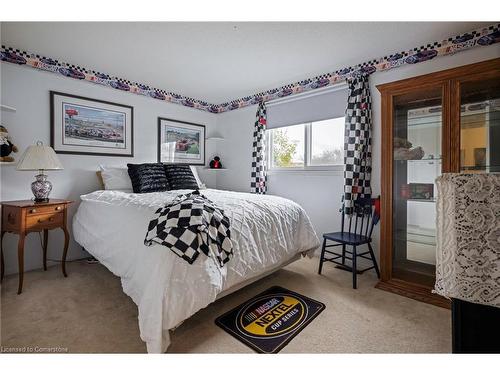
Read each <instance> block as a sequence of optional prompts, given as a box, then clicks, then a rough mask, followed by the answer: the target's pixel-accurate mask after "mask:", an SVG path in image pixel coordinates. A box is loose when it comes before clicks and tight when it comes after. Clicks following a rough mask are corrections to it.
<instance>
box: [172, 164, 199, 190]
mask: <svg viewBox="0 0 500 375" xmlns="http://www.w3.org/2000/svg"><path fill="white" fill-rule="evenodd" d="M164 167H165V173H166V175H167V180H168V183H169V185H170V189H171V190H178V189H189V190H196V189H198V187H199V186H198V183H197V182H196V178H195V177H194V174H193V172H192V171H191V167H190V166H189V165H169V164H166V165H165V166H164Z"/></svg>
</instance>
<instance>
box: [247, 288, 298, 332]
mask: <svg viewBox="0 0 500 375" xmlns="http://www.w3.org/2000/svg"><path fill="white" fill-rule="evenodd" d="M306 316H307V305H306V303H305V302H304V301H302V300H301V299H300V298H299V297H296V296H293V295H288V294H279V295H271V296H269V295H268V296H265V297H261V298H259V299H257V300H256V301H255V300H254V301H252V302H250V303H249V304H247V305H246V306H245V307H243V308H242V309H241V310H240V312H239V313H238V318H237V328H238V330H239V331H240V332H241V333H242V334H243V335H245V336H248V337H254V338H266V337H269V338H271V337H276V336H280V335H283V334H285V333H290V332H291V331H293V330H294V329H297V328H298V327H299V326H300V324H301V323H302V322H304V321H305V318H306Z"/></svg>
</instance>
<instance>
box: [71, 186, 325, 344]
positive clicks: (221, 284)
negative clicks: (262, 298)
mask: <svg viewBox="0 0 500 375" xmlns="http://www.w3.org/2000/svg"><path fill="white" fill-rule="evenodd" d="M188 192H190V191H188V190H172V191H167V192H161V193H147V194H133V193H127V192H120V191H113V190H99V191H95V192H93V193H90V194H87V195H83V196H81V199H82V202H81V204H80V206H79V208H78V210H77V212H76V214H75V216H74V219H73V235H74V239H75V240H76V241H77V242H78V243H79V244H80V245H81V246H83V247H84V248H85V249H86V250H87V251H88V252H89V253H90V254H92V255H93V256H94V257H95V258H97V259H98V260H99V261H100V262H101V263H102V264H103V265H104V266H105V267H107V268H108V269H109V270H110V271H111V272H112V273H114V274H115V275H117V276H119V277H120V278H121V283H122V287H123V291H124V292H125V293H126V294H127V295H128V296H130V297H131V298H132V300H133V301H134V302H135V304H136V305H137V306H138V311H139V329H140V333H141V339H142V340H143V341H145V342H146V346H147V351H148V352H149V353H163V352H165V351H166V350H167V347H168V345H169V343H170V336H169V331H170V330H172V329H174V328H175V327H177V326H178V325H180V324H181V323H182V322H183V321H184V320H186V319H187V318H189V317H190V316H192V315H193V314H195V313H196V312H197V311H198V310H200V309H202V308H204V307H206V306H207V305H209V304H210V303H212V302H214V301H215V300H216V299H218V298H221V297H222V296H224V295H227V294H229V293H231V292H234V291H236V290H238V289H240V288H241V287H243V286H245V285H247V284H249V283H251V282H253V281H255V280H258V279H259V278H261V277H264V276H265V275H268V274H269V273H271V272H273V271H275V270H277V269H279V268H281V267H284V266H285V265H287V264H289V263H290V262H292V261H294V260H296V259H298V258H299V257H300V256H301V255H306V254H309V255H311V254H312V252H313V251H314V250H316V249H317V248H318V246H319V240H318V237H317V236H316V233H315V232H314V229H313V227H312V224H311V221H310V219H309V217H308V216H307V214H306V212H305V211H304V210H303V209H302V208H301V207H300V206H299V205H298V204H296V203H294V202H292V201H290V200H288V199H285V198H280V197H277V196H272V195H255V194H247V193H237V192H232V191H223V190H215V189H204V190H202V194H204V195H205V196H206V197H207V198H209V199H210V200H212V201H213V202H215V203H216V204H217V205H218V206H219V207H221V208H222V209H224V212H225V214H226V215H227V216H228V217H229V219H230V222H231V240H232V242H233V250H234V256H233V258H232V259H231V260H230V261H229V262H228V263H227V264H226V265H225V266H224V267H222V268H221V267H220V266H219V265H218V264H217V263H216V262H215V261H214V259H212V258H210V257H206V256H204V255H201V256H200V257H199V258H198V259H197V260H196V261H195V262H194V263H193V264H191V265H190V264H188V263H187V262H186V261H185V260H183V259H182V258H180V257H178V256H177V255H176V254H174V253H173V252H172V251H171V250H170V249H168V248H167V247H164V246H161V245H155V246H151V247H147V246H145V245H144V237H145V234H146V230H147V226H148V223H149V221H150V220H151V218H152V217H153V215H154V212H155V211H156V210H157V209H158V208H159V207H163V206H164V205H165V203H167V202H169V201H171V200H172V199H173V198H174V197H176V196H177V195H178V194H183V193H188Z"/></svg>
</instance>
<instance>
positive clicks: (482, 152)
mask: <svg viewBox="0 0 500 375" xmlns="http://www.w3.org/2000/svg"><path fill="white" fill-rule="evenodd" d="M474 167H476V169H482V168H484V167H486V148H484V147H479V148H475V149H474Z"/></svg>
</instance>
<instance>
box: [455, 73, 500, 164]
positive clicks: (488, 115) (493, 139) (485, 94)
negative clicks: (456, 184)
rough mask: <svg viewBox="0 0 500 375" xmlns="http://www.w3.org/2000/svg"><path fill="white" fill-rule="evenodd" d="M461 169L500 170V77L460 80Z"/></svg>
mask: <svg viewBox="0 0 500 375" xmlns="http://www.w3.org/2000/svg"><path fill="white" fill-rule="evenodd" d="M460 171H461V172H472V173H488V172H500V79H498V78H496V79H495V78H493V79H487V80H481V81H469V82H463V83H460Z"/></svg>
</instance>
